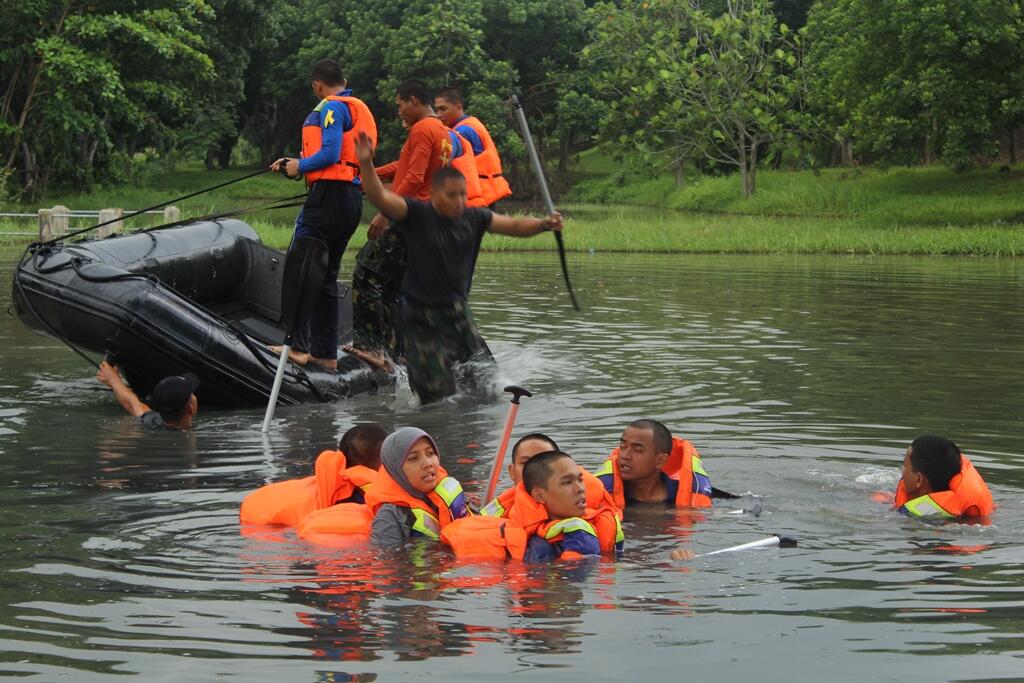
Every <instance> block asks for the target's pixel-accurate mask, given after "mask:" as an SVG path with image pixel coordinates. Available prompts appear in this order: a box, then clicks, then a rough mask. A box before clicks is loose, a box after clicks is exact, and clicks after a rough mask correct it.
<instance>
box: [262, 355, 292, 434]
mask: <svg viewBox="0 0 1024 683" xmlns="http://www.w3.org/2000/svg"><path fill="white" fill-rule="evenodd" d="M289 348H290V347H289V346H288V344H285V345H284V346H282V347H281V360H279V361H277V373H276V374H275V375H274V388H273V389H272V390H271V391H270V402H269V403H267V413H266V415H264V416H263V429H262V431H263V433H264V434H266V433H267V432H269V431H270V421H271V420H273V419H274V408H275V407H277V396H278V394H280V393H281V382H282V381H283V380H284V369H285V367H286V366H287V365H288V349H289Z"/></svg>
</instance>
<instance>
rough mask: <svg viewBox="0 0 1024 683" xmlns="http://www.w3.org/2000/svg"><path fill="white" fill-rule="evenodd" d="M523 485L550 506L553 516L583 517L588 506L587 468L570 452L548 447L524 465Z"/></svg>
mask: <svg viewBox="0 0 1024 683" xmlns="http://www.w3.org/2000/svg"><path fill="white" fill-rule="evenodd" d="M523 488H525V489H526V491H527V493H529V494H530V496H531V497H532V498H533V499H534V500H535V501H537V502H538V503H540V504H541V505H543V506H544V507H546V508H547V510H548V514H549V515H550V517H551V519H565V518H566V517H579V516H580V515H582V514H584V513H585V512H586V509H587V490H586V487H584V485H583V470H582V469H580V466H579V465H577V464H576V461H575V460H573V459H572V457H571V456H569V454H567V453H563V452H561V451H545V452H543V453H538V454H537V455H535V456H533V457H532V458H530V460H529V461H528V462H527V463H526V466H525V467H524V468H523Z"/></svg>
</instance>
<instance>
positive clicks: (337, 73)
mask: <svg viewBox="0 0 1024 683" xmlns="http://www.w3.org/2000/svg"><path fill="white" fill-rule="evenodd" d="M311 77H312V79H313V80H314V81H320V82H321V83H323V84H324V85H341V84H342V83H344V82H345V75H344V74H342V73H341V66H340V65H339V64H338V63H337V62H336V61H334V60H333V59H321V60H320V61H319V62H317V63H316V64H314V65H313V73H312V76H311Z"/></svg>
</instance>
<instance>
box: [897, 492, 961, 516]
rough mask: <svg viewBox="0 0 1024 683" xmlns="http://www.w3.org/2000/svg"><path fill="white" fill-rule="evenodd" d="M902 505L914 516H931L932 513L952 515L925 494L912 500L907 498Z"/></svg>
mask: <svg viewBox="0 0 1024 683" xmlns="http://www.w3.org/2000/svg"><path fill="white" fill-rule="evenodd" d="M903 507H905V508H906V509H907V512H909V513H910V514H912V515H913V516H914V517H931V516H932V515H938V516H939V517H947V518H952V517H953V515H951V514H949V513H948V512H946V511H945V510H944V509H943V507H942V506H941V505H939V504H938V503H936V502H935V501H934V500H932V497H931V496H929V495H927V494H925V495H923V496H918V497H917V498H915V499H913V500H908V501H907V502H906V503H904V504H903Z"/></svg>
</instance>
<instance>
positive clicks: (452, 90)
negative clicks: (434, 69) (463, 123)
mask: <svg viewBox="0 0 1024 683" xmlns="http://www.w3.org/2000/svg"><path fill="white" fill-rule="evenodd" d="M436 97H440V98H441V99H443V100H447V101H449V102H451V103H452V104H457V105H459V106H463V105H465V101H464V100H463V99H462V93H461V92H459V89H458V88H456V87H455V86H452V85H446V86H443V87H442V88H441V89H440V90H438V91H437V95H436Z"/></svg>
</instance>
